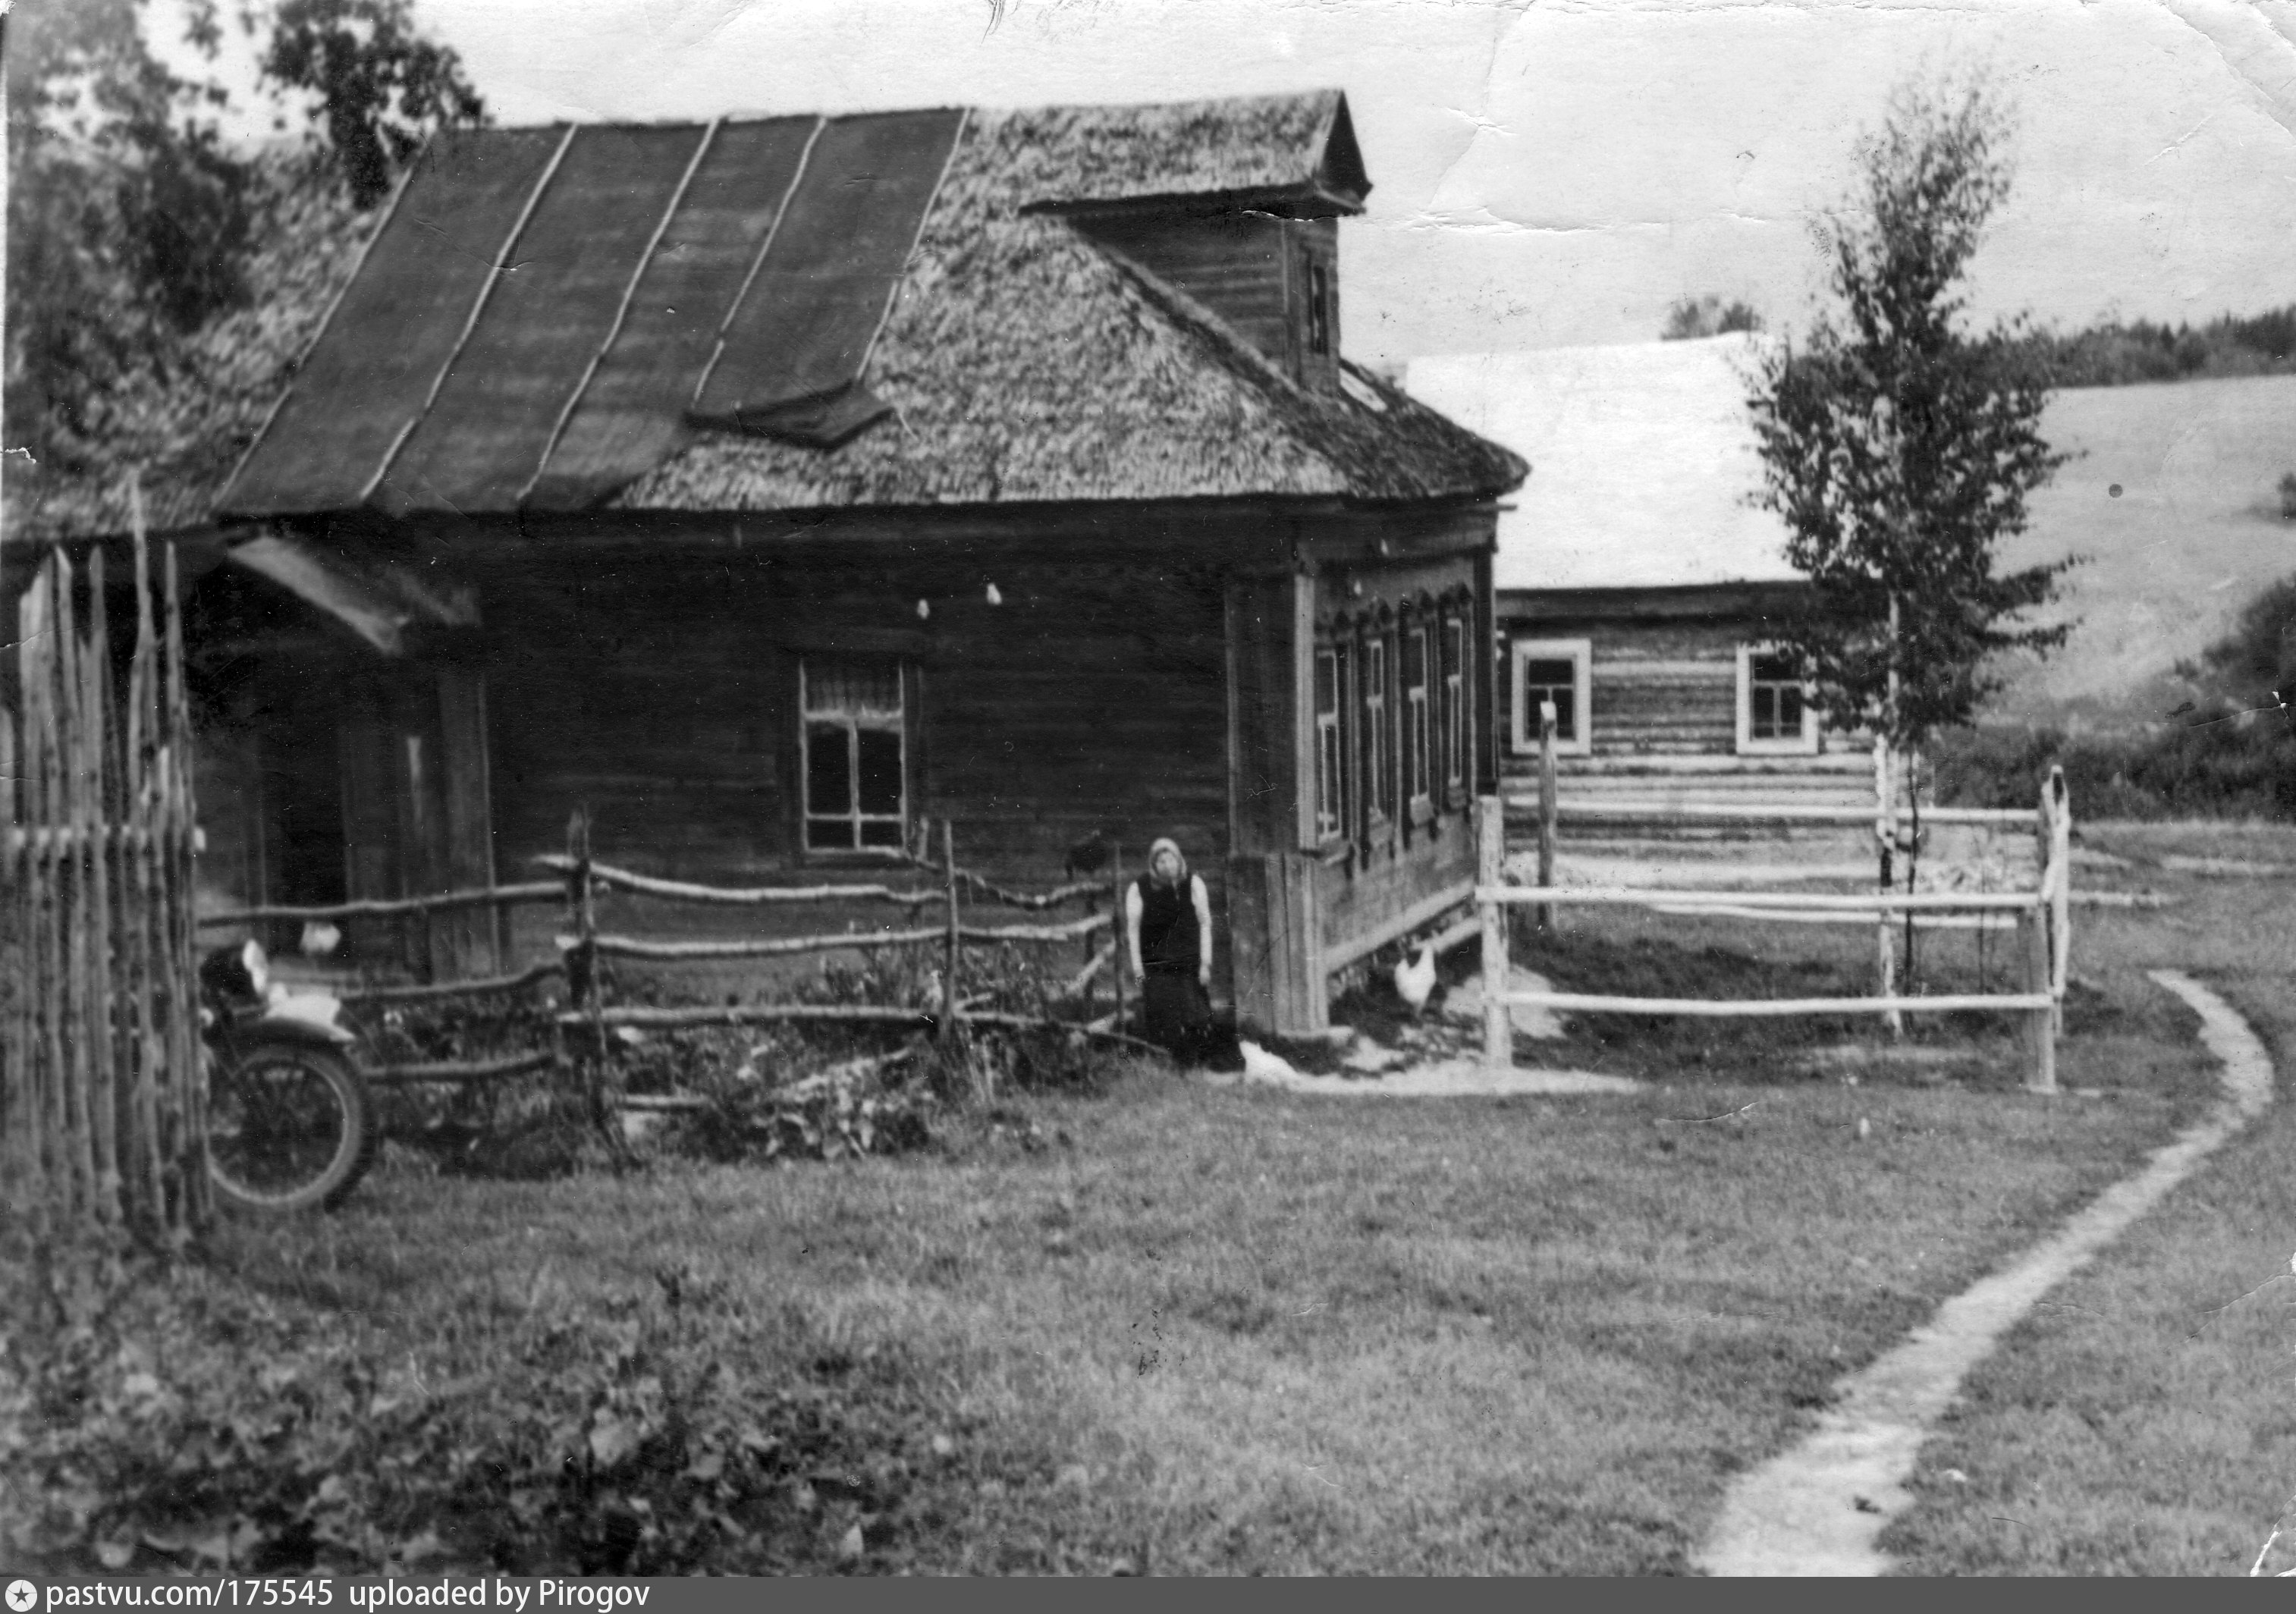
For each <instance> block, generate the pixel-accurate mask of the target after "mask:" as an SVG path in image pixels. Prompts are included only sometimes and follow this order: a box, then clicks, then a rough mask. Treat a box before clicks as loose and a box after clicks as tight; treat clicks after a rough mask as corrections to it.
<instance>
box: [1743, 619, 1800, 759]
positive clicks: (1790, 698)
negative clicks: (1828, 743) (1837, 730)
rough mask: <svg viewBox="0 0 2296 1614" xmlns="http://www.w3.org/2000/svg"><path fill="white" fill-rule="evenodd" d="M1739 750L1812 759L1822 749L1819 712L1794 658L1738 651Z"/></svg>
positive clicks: (1762, 651) (1748, 648)
mask: <svg viewBox="0 0 2296 1614" xmlns="http://www.w3.org/2000/svg"><path fill="white" fill-rule="evenodd" d="M1738 749H1739V750H1741V751H1780V752H1791V753H1794V754H1808V753H1809V752H1813V751H1815V750H1816V749H1817V713H1816V709H1814V708H1812V707H1811V705H1810V703H1809V686H1808V683H1807V681H1806V680H1805V679H1804V678H1803V676H1802V672H1801V668H1800V666H1799V665H1798V664H1797V663H1796V662H1795V660H1794V659H1793V658H1792V657H1791V656H1786V655H1782V654H1780V653H1778V652H1777V651H1772V650H1767V649H1764V648H1761V647H1758V646H1754V645H1741V646H1740V647H1739V649H1738Z"/></svg>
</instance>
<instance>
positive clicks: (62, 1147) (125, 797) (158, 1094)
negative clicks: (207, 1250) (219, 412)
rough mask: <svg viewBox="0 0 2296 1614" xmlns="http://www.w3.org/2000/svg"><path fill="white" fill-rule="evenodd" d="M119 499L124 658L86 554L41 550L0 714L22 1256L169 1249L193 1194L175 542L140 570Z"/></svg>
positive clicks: (1, 855)
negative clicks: (130, 613)
mask: <svg viewBox="0 0 2296 1614" xmlns="http://www.w3.org/2000/svg"><path fill="white" fill-rule="evenodd" d="M129 499H130V505H129V507H130V511H131V522H132V530H133V534H134V538H135V552H134V553H135V561H134V566H135V577H134V578H133V591H134V594H135V606H134V610H135V619H134V624H133V630H134V635H135V636H134V641H133V643H132V645H131V646H129V647H128V649H127V654H126V657H125V662H124V665H121V664H120V663H119V662H118V661H116V660H115V658H114V652H113V644H112V638H111V624H110V622H109V617H110V614H111V613H110V608H109V603H108V601H107V598H106V589H105V578H104V555H103V553H102V551H101V550H98V551H96V552H94V553H92V554H90V556H89V557H88V560H87V565H86V569H85V570H84V571H78V570H76V569H75V568H74V567H73V566H72V564H71V562H70V560H69V559H67V557H66V556H65V555H64V554H63V553H61V552H55V553H51V554H49V555H48V556H47V557H46V559H45V560H44V561H42V562H41V563H40V565H39V568H38V569H37V572H36V574H35V575H34V577H33V579H32V582H31V585H30V586H29V589H28V590H27V591H26V593H25V594H24V595H23V597H22V599H21V602H19V605H18V616H17V623H16V627H17V635H16V658H17V671H18V675H19V678H18V686H17V687H18V696H19V700H20V706H19V709H17V710H15V711H13V712H9V711H6V710H0V1195H4V1203H5V1205H6V1208H8V1210H9V1211H10V1212H12V1214H13V1216H14V1217H16V1218H18V1223H17V1225H19V1227H20V1228H21V1229H23V1230H24V1231H25V1232H26V1233H29V1236H30V1238H31V1240H32V1241H33V1243H34V1247H35V1248H38V1249H47V1248H48V1247H49V1246H50V1241H52V1240H56V1239H60V1238H63V1237H65V1236H67V1235H68V1234H69V1233H71V1232H72V1231H73V1230H75V1229H78V1230H84V1231H87V1232H93V1233H97V1234H98V1235H99V1236H106V1235H111V1236H118V1235H122V1234H125V1235H130V1236H134V1237H136V1238H139V1239H141V1240H143V1241H146V1242H149V1243H152V1244H157V1245H161V1246H171V1245H176V1244H180V1243H182V1242H183V1241H185V1240H187V1239H190V1238H192V1237H193V1236H195V1235H196V1234H197V1233H199V1232H200V1231H201V1229H202V1228H203V1227H204V1226H205V1225H206V1224H207V1222H208V1220H209V1214H210V1208H211V1200H210V1199H209V1192H208V1175H207V1124H206V1119H205V1113H204V1104H205V1093H206V1084H205V1083H204V1081H203V1080H202V1079H201V1047H200V1033H199V1019H198V1016H199V1001H198V992H197V987H196V984H195V974H194V971H193V946H192V925H191V913H192V903H193V884H192V867H193V863H192V860H193V851H194V845H195V840H196V836H197V830H196V828H195V827H194V814H193V798H192V759H191V739H192V725H191V718H190V703H189V699H188V696H187V694H186V692H185V687H184V656H183V633H182V627H181V621H182V617H181V611H180V608H179V592H178V587H177V582H176V556H175V552H174V551H173V550H172V549H163V550H162V552H161V553H160V557H159V563H158V564H156V565H155V564H154V558H153V556H152V553H151V551H150V550H149V548H148V547H147V545H146V542H145V537H144V530H143V499H142V494H141V490H140V488H138V487H135V486H134V485H132V484H131V487H130V493H129Z"/></svg>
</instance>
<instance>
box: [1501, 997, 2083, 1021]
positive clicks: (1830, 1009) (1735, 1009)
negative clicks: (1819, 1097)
mask: <svg viewBox="0 0 2296 1614" xmlns="http://www.w3.org/2000/svg"><path fill="white" fill-rule="evenodd" d="M1497 1002H1498V1003H1499V1004H1502V1005H1506V1004H1513V1005H1517V1006H1520V1007H1522V1008H1526V1009H1534V1008H1535V1009H1559V1010H1562V1011H1565V1012H1574V1013H1580V1014H1681V1015H1689V1016H1693V1017H1697V1018H1702V1019H1709V1020H1743V1019H1751V1018H1763V1017H1772V1016H1780V1015H1793V1014H1878V1013H1882V1012H1885V1011H1894V1012H1898V1013H1927V1014H1943V1013H1959V1012H1963V1011H1972V1010H1995V1009H1998V1010H2002V1011H2005V1012H2021V1013H2027V1014H2030V1013H2032V1012H2037V1011H2038V1012H2041V1013H2044V1014H2046V1012H2048V1008H2049V995H2048V994H2047V993H2046V992H2007V993H1998V994H1995V995H1983V994H1980V993H1973V992H1968V993H1941V994H1939V995H1937V996H1935V997H1904V996H1895V997H1766V998H1738V999H1716V998H1701V997H1608V996H1603V995H1599V994H1595V993H1587V992H1509V993H1506V994H1505V995H1503V996H1502V997H1500V998H1499V999H1498V1000H1497Z"/></svg>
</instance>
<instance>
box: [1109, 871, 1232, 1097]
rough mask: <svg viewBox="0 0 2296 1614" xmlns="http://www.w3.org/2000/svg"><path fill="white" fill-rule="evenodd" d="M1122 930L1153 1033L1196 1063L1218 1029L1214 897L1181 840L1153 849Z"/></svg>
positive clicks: (1127, 897) (1128, 896) (1130, 892)
mask: <svg viewBox="0 0 2296 1614" xmlns="http://www.w3.org/2000/svg"><path fill="white" fill-rule="evenodd" d="M1124 935H1125V939H1126V941H1127V943H1128V946H1129V950H1130V952H1131V954H1132V972H1133V974H1134V976H1135V977H1136V978H1137V979H1139V981H1140V983H1141V985H1140V998H1141V1005H1140V1006H1141V1012H1142V1017H1143V1019H1144V1021H1145V1025H1144V1029H1145V1031H1146V1033H1147V1036H1148V1040H1149V1041H1150V1042H1152V1043H1160V1044H1162V1045H1164V1046H1165V1047H1167V1048H1169V1049H1170V1050H1171V1051H1172V1053H1174V1054H1175V1055H1176V1056H1177V1058H1178V1059H1179V1060H1180V1061H1181V1062H1182V1063H1183V1064H1187V1063H1191V1062H1193V1061H1195V1060H1196V1059H1197V1058H1199V1057H1201V1054H1202V1053H1203V1052H1204V1050H1205V1048H1206V1047H1207V1045H1208V1044H1209V1042H1210V1036H1211V1031H1212V1002H1211V984H1212V900H1211V895H1210V892H1208V891H1206V890H1205V889H1204V882H1203V881H1202V880H1201V879H1200V878H1199V877H1198V876H1196V875H1194V874H1191V873H1188V860H1187V859H1186V858H1185V857H1183V856H1180V848H1179V846H1178V845H1177V843H1176V842H1174V841H1172V840H1159V841H1157V842H1156V844H1155V845H1154V846H1152V847H1150V848H1148V872H1147V873H1145V874H1143V875H1142V876H1140V878H1139V879H1138V880H1136V881H1133V883H1132V884H1131V885H1130V886H1128V887H1127V888H1126V889H1125V892H1124Z"/></svg>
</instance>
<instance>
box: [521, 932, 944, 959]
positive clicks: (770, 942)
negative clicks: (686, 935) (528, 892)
mask: <svg viewBox="0 0 2296 1614" xmlns="http://www.w3.org/2000/svg"><path fill="white" fill-rule="evenodd" d="M947 936H948V931H947V926H945V925H926V926H920V927H918V928H916V929H914V930H846V931H842V932H835V931H832V932H827V933H824V934H822V935H817V936H790V937H774V938H750V939H744V940H739V941H649V940H645V939H644V938H638V937H631V936H600V937H598V938H596V940H595V946H596V947H597V950H598V952H599V954H600V955H602V956H603V957H608V958H635V959H641V960H644V961H645V962H647V963H699V962H703V961H711V960H723V959H729V958H787V957H794V956H796V955H798V954H806V953H848V952H864V951H866V950H868V949H870V948H873V947H900V946H918V945H920V944H922V943H924V942H932V941H946V940H947ZM558 945H559V946H561V947H568V948H570V947H573V946H578V945H579V944H578V938H574V937H567V936H562V937H560V938H558Z"/></svg>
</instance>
